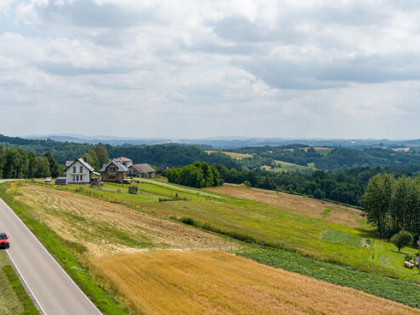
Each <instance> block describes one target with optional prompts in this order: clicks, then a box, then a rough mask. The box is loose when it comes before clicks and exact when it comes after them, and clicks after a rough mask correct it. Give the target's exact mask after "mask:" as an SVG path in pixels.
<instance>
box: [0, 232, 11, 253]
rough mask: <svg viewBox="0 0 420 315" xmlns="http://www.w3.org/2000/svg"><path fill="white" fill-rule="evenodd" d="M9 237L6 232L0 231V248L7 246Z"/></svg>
mask: <svg viewBox="0 0 420 315" xmlns="http://www.w3.org/2000/svg"><path fill="white" fill-rule="evenodd" d="M8 239H9V237H8V236H7V234H6V233H0V249H5V248H9V246H10V245H9V241H8Z"/></svg>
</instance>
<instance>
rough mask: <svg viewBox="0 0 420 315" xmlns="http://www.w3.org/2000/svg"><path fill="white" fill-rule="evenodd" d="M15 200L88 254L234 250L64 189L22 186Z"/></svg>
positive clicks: (205, 236) (219, 241) (200, 234)
mask: <svg viewBox="0 0 420 315" xmlns="http://www.w3.org/2000/svg"><path fill="white" fill-rule="evenodd" d="M20 192H21V193H22V195H21V196H17V198H18V200H19V201H20V202H22V203H23V204H25V205H26V206H27V211H28V212H29V213H30V214H31V215H33V216H35V217H36V218H37V220H39V221H40V222H42V223H43V224H46V225H47V226H48V227H49V228H50V229H51V230H53V231H54V232H56V233H57V234H58V235H59V236H60V237H61V238H63V239H65V240H67V241H69V242H74V243H78V244H80V245H82V246H84V247H86V248H87V251H88V254H90V255H101V254H104V253H109V252H116V251H117V252H121V251H122V252H132V251H142V250H143V251H144V250H147V248H173V249H177V250H200V249H201V250H202V249H219V247H221V248H226V249H228V248H229V249H230V248H231V247H232V246H233V248H238V244H237V243H232V242H230V241H227V240H225V239H223V238H221V237H219V236H216V235H213V234H210V233H205V232H203V231H200V230H197V229H195V228H192V227H190V226H186V225H182V224H178V223H175V222H171V221H168V220H163V219H161V218H158V217H155V216H152V215H148V214H145V213H143V212H141V211H136V210H134V209H131V208H128V207H125V206H122V205H118V204H114V203H110V202H105V201H101V200H97V199H93V198H90V197H86V196H82V195H79V194H74V193H70V192H65V191H58V190H53V189H48V188H44V187H39V186H31V185H25V186H23V187H22V189H21V190H20Z"/></svg>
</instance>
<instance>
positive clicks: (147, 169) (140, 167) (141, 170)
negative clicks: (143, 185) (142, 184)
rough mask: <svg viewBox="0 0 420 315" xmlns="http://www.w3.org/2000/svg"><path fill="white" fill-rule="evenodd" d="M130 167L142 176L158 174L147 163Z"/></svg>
mask: <svg viewBox="0 0 420 315" xmlns="http://www.w3.org/2000/svg"><path fill="white" fill-rule="evenodd" d="M130 167H132V168H134V169H135V170H136V171H137V172H139V173H141V174H144V173H154V172H156V171H155V169H154V168H153V167H151V166H150V165H149V164H147V163H142V164H134V165H131V166H130Z"/></svg>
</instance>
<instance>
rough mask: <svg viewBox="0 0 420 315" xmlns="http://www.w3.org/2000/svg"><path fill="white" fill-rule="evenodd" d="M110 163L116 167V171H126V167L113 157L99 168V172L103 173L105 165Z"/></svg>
mask: <svg viewBox="0 0 420 315" xmlns="http://www.w3.org/2000/svg"><path fill="white" fill-rule="evenodd" d="M111 164H114V165H115V166H116V167H117V172H127V171H128V168H127V167H126V166H124V165H122V164H121V163H120V162H118V160H116V159H114V160H112V161H109V162H108V163H107V164H104V165H102V168H101V169H100V170H99V172H101V173H105V171H106V169H107V167H108V166H109V165H111Z"/></svg>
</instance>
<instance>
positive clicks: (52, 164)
mask: <svg viewBox="0 0 420 315" xmlns="http://www.w3.org/2000/svg"><path fill="white" fill-rule="evenodd" d="M63 171H64V167H63V166H62V165H60V164H58V162H57V161H56V160H55V159H54V157H53V156H52V154H51V153H50V152H46V153H45V154H44V155H43V156H36V155H35V154H34V153H33V152H26V151H24V150H22V149H10V148H4V146H3V145H2V144H0V178H41V177H49V176H52V177H58V176H61V175H62V174H63Z"/></svg>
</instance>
